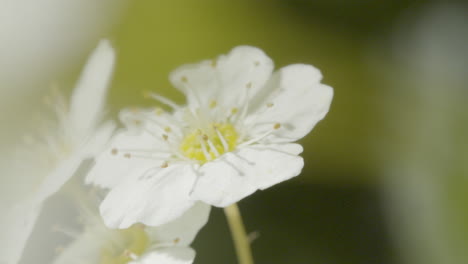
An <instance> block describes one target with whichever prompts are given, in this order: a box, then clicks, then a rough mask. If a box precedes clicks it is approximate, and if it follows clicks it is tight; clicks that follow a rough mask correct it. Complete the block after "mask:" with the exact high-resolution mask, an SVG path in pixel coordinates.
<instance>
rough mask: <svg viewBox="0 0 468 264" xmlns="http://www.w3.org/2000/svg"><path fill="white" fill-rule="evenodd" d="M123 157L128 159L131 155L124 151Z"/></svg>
mask: <svg viewBox="0 0 468 264" xmlns="http://www.w3.org/2000/svg"><path fill="white" fill-rule="evenodd" d="M124 157H125V158H127V159H129V158H131V157H132V155H130V153H125V154H124Z"/></svg>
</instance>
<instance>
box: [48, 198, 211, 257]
mask: <svg viewBox="0 0 468 264" xmlns="http://www.w3.org/2000/svg"><path fill="white" fill-rule="evenodd" d="M209 212H210V206H208V205H206V204H203V203H201V202H199V203H196V204H195V205H194V206H193V207H192V208H190V209H189V210H188V211H186V212H185V214H183V215H182V216H181V217H179V218H177V219H176V220H174V221H172V222H169V223H167V224H165V225H162V226H158V227H145V226H144V225H141V224H135V225H133V226H131V227H129V228H127V229H108V228H107V227H106V226H105V225H104V224H103V223H102V221H101V219H100V217H99V216H96V218H95V220H93V221H91V223H90V225H89V226H86V227H85V231H84V232H83V233H82V234H80V235H79V236H78V237H77V238H76V240H75V241H73V242H72V243H71V244H70V245H69V246H67V247H66V248H65V249H64V250H63V251H62V252H61V253H60V255H59V256H58V257H57V258H56V260H55V261H54V262H53V264H127V263H128V264H155V263H161V264H190V263H192V262H193V260H194V258H195V251H194V250H193V249H192V248H190V244H191V243H192V241H193V240H194V238H195V236H196V234H197V233H198V231H199V230H200V229H201V228H202V227H203V226H204V225H205V224H206V222H207V221H208V216H209ZM88 221H89V220H88Z"/></svg>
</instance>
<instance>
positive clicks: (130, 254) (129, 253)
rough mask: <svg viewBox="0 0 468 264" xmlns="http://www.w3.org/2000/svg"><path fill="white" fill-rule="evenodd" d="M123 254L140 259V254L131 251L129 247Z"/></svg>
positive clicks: (133, 258)
mask: <svg viewBox="0 0 468 264" xmlns="http://www.w3.org/2000/svg"><path fill="white" fill-rule="evenodd" d="M123 255H124V256H126V257H129V258H131V259H132V260H137V259H138V255H136V254H135V253H133V252H131V251H130V250H128V249H125V251H124V252H123Z"/></svg>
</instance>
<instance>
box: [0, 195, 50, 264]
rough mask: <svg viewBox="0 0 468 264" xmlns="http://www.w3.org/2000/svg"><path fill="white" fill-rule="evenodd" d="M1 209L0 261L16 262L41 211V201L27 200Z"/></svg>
mask: <svg viewBox="0 0 468 264" xmlns="http://www.w3.org/2000/svg"><path fill="white" fill-rule="evenodd" d="M2 209H3V208H2ZM2 211H3V213H2V217H1V218H0V226H2V229H1V230H0V245H1V247H0V263H5V264H17V263H18V262H19V260H20V258H21V256H22V253H23V250H24V248H25V246H26V243H27V241H28V239H29V236H30V235H31V232H32V230H33V227H34V226H35V223H36V220H37V217H38V216H39V213H40V211H41V203H36V202H35V201H32V200H27V201H24V202H22V203H19V204H17V205H15V206H13V207H11V208H8V209H6V212H5V211H4V210H2Z"/></svg>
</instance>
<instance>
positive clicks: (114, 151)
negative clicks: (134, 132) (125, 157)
mask: <svg viewBox="0 0 468 264" xmlns="http://www.w3.org/2000/svg"><path fill="white" fill-rule="evenodd" d="M118 153H119V151H118V150H117V149H116V148H113V149H112V150H111V154H112V155H117V154H118Z"/></svg>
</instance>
